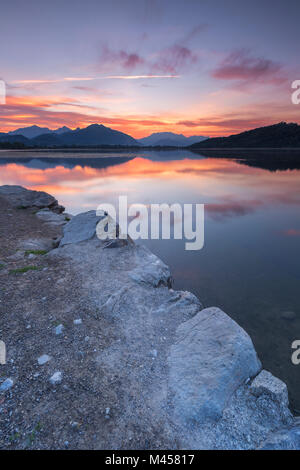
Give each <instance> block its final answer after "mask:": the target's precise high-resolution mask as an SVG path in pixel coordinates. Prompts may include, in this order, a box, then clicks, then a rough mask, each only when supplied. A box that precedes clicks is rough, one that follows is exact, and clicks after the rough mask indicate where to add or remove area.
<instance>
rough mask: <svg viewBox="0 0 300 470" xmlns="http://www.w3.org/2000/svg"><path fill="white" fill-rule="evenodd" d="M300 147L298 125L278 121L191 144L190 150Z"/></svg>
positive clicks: (299, 128) (299, 129)
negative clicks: (277, 122)
mask: <svg viewBox="0 0 300 470" xmlns="http://www.w3.org/2000/svg"><path fill="white" fill-rule="evenodd" d="M283 147H294V148H295V147H300V126H299V125H298V124H296V123H289V124H287V123H286V122H280V123H279V124H274V125H272V126H266V127H259V128H257V129H252V130H250V131H246V132H242V133H240V134H234V135H230V136H229V137H216V138H212V139H209V140H205V141H203V142H197V143H195V144H193V145H191V147H190V148H191V149H192V150H197V149H199V150H200V149H204V148H283Z"/></svg>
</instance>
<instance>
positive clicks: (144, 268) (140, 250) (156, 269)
mask: <svg viewBox="0 0 300 470" xmlns="http://www.w3.org/2000/svg"><path fill="white" fill-rule="evenodd" d="M135 263H136V267H135V268H134V269H132V270H131V271H129V273H128V274H129V277H130V278H131V279H133V280H134V281H135V282H137V283H138V284H146V285H148V286H152V287H159V286H168V287H171V273H170V270H169V268H168V266H167V265H166V264H165V263H164V262H163V261H162V260H160V259H159V258H158V257H157V256H155V255H154V254H153V253H151V251H150V250H148V249H147V248H146V247H144V246H138V247H137V249H136V250H135Z"/></svg>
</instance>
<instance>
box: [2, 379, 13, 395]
mask: <svg viewBox="0 0 300 470" xmlns="http://www.w3.org/2000/svg"><path fill="white" fill-rule="evenodd" d="M13 384H14V381H13V380H12V379H6V380H4V382H2V384H1V385H0V391H1V392H6V390H9V389H10V388H11V387H12V386H13Z"/></svg>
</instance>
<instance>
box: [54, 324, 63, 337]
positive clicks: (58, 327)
mask: <svg viewBox="0 0 300 470" xmlns="http://www.w3.org/2000/svg"><path fill="white" fill-rule="evenodd" d="M63 329H64V325H62V324H60V325H58V326H56V327H55V334H56V335H61V334H62V332H63Z"/></svg>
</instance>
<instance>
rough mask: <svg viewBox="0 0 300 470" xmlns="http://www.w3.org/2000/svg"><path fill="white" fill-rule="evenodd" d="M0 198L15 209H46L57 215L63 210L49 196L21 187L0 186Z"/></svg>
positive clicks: (42, 192)
mask: <svg viewBox="0 0 300 470" xmlns="http://www.w3.org/2000/svg"><path fill="white" fill-rule="evenodd" d="M0 196H2V197H3V198H4V199H6V200H7V202H8V203H9V204H11V205H12V206H13V207H15V208H17V209H19V208H20V209H21V208H22V209H27V208H33V209H43V208H45V207H48V208H49V209H50V210H52V211H54V212H57V213H61V212H63V211H64V210H65V209H64V207H63V206H60V205H59V204H58V202H57V200H56V199H55V198H54V197H53V196H51V195H50V194H48V193H45V192H44V191H32V190H29V189H26V188H23V187H22V186H10V185H4V186H0Z"/></svg>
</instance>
